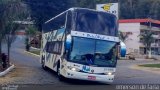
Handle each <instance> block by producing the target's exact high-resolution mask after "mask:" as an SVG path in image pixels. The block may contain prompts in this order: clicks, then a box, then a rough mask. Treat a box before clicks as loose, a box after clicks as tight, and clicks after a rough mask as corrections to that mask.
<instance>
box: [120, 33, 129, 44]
mask: <svg viewBox="0 0 160 90" xmlns="http://www.w3.org/2000/svg"><path fill="white" fill-rule="evenodd" d="M119 38H120V40H122V41H123V42H125V41H126V39H127V38H128V34H126V33H124V32H121V31H119Z"/></svg>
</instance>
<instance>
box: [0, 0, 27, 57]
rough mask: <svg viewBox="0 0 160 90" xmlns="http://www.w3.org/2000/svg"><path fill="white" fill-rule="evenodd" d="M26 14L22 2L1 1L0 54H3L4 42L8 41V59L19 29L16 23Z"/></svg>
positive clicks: (18, 0)
mask: <svg viewBox="0 0 160 90" xmlns="http://www.w3.org/2000/svg"><path fill="white" fill-rule="evenodd" d="M24 13H25V10H24V4H23V3H22V2H21V0H0V17H1V18H0V53H1V52H2V50H1V48H2V41H3V40H4V39H6V41H7V48H8V59H9V57H10V47H11V43H12V42H13V40H14V39H15V32H16V30H17V28H18V24H16V23H15V21H16V20H19V19H22V18H23V15H24Z"/></svg>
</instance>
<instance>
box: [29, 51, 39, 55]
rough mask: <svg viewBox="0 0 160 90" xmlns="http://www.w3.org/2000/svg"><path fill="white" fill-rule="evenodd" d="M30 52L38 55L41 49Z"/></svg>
mask: <svg viewBox="0 0 160 90" xmlns="http://www.w3.org/2000/svg"><path fill="white" fill-rule="evenodd" d="M29 52H31V53H34V54H36V55H40V51H29Z"/></svg>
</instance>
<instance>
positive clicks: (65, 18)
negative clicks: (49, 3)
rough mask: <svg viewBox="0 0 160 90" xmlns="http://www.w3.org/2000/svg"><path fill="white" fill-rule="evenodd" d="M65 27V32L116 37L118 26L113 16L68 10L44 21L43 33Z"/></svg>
mask: <svg viewBox="0 0 160 90" xmlns="http://www.w3.org/2000/svg"><path fill="white" fill-rule="evenodd" d="M63 27H65V29H66V31H67V32H70V31H71V30H72V31H80V32H87V33H95V34H102V35H109V36H117V33H118V29H117V28H118V25H117V18H116V16H115V15H113V14H110V13H107V12H104V11H97V10H93V9H87V8H70V9H68V10H66V11H64V12H62V13H60V14H59V15H57V16H55V17H53V18H51V19H50V20H48V21H46V22H45V23H44V25H43V32H50V31H53V30H58V29H61V28H63Z"/></svg>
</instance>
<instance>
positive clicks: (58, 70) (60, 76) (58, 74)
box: [57, 63, 64, 81]
mask: <svg viewBox="0 0 160 90" xmlns="http://www.w3.org/2000/svg"><path fill="white" fill-rule="evenodd" d="M57 76H58V79H59V80H60V81H63V80H64V78H63V76H62V75H61V74H60V63H58V65H57Z"/></svg>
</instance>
